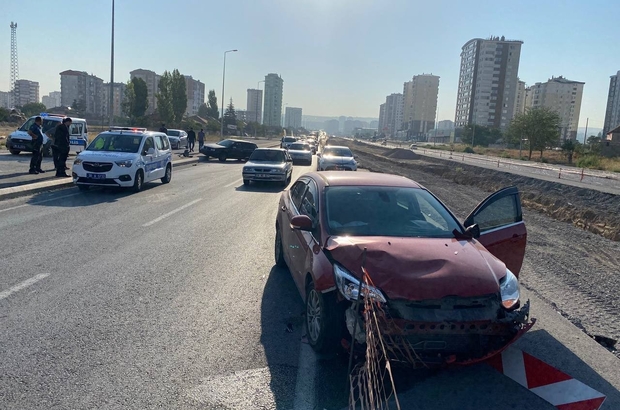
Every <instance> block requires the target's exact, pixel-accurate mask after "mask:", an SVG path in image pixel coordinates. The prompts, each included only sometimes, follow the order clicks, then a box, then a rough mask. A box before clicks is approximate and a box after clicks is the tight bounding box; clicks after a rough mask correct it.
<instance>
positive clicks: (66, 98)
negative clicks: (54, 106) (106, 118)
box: [60, 70, 103, 117]
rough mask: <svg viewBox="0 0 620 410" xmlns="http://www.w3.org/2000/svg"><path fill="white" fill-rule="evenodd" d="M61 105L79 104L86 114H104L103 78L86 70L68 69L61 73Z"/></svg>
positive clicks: (72, 105)
mask: <svg viewBox="0 0 620 410" xmlns="http://www.w3.org/2000/svg"><path fill="white" fill-rule="evenodd" d="M60 94H61V98H60V99H61V105H63V106H65V107H74V106H75V104H78V105H79V107H80V110H81V111H82V112H83V114H84V115H91V116H96V117H100V116H101V115H103V80H102V79H101V78H99V77H97V76H95V75H92V74H88V73H87V72H85V71H75V70H66V71H63V72H62V73H60Z"/></svg>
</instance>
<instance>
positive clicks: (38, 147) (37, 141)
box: [28, 117, 45, 175]
mask: <svg viewBox="0 0 620 410" xmlns="http://www.w3.org/2000/svg"><path fill="white" fill-rule="evenodd" d="M42 124H43V120H42V119H41V117H36V118H35V119H34V124H32V126H31V127H30V129H29V130H28V135H30V137H31V138H32V158H31V159H30V170H29V171H28V173H29V174H35V175H36V174H42V173H44V172H45V171H43V170H42V169H41V160H42V159H43V152H42V150H43V132H41V125H42Z"/></svg>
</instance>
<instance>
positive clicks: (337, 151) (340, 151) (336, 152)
mask: <svg viewBox="0 0 620 410" xmlns="http://www.w3.org/2000/svg"><path fill="white" fill-rule="evenodd" d="M323 155H324V156H332V157H352V156H353V153H351V150H350V149H349V148H344V147H343V148H341V147H326V148H325V150H324V151H323Z"/></svg>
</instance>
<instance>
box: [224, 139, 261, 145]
mask: <svg viewBox="0 0 620 410" xmlns="http://www.w3.org/2000/svg"><path fill="white" fill-rule="evenodd" d="M225 140H228V141H234V142H245V143H246V144H253V145H256V144H255V143H253V142H250V141H244V140H236V139H233V138H226V139H223V140H222V141H225ZM222 141H219V142H217V143H220V142H222Z"/></svg>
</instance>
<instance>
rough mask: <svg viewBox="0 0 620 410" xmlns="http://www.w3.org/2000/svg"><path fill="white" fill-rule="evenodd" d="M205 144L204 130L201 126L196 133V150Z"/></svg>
mask: <svg viewBox="0 0 620 410" xmlns="http://www.w3.org/2000/svg"><path fill="white" fill-rule="evenodd" d="M203 145H205V131H204V130H203V129H202V128H201V129H200V132H199V133H198V151H200V149H201V148H202V146H203Z"/></svg>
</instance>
